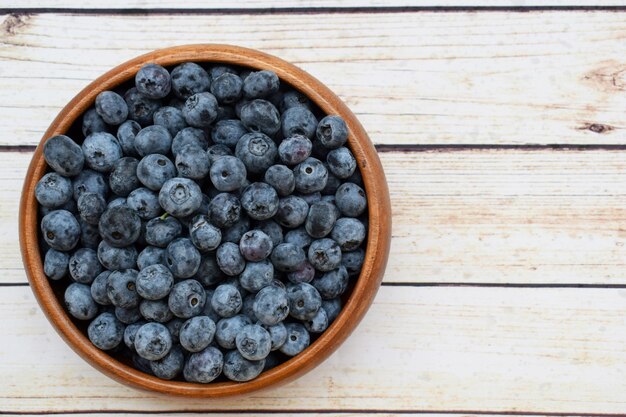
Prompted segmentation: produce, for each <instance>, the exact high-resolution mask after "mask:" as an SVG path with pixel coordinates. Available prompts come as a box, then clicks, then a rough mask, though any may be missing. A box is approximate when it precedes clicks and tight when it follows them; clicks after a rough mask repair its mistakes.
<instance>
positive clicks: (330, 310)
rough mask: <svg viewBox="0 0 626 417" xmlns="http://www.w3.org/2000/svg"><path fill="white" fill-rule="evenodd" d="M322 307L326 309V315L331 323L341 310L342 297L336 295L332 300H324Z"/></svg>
mask: <svg viewBox="0 0 626 417" xmlns="http://www.w3.org/2000/svg"><path fill="white" fill-rule="evenodd" d="M322 308H323V309H324V311H326V317H327V318H328V324H329V325H330V324H331V323H332V322H333V321H335V319H336V318H337V316H338V315H339V313H340V312H341V298H339V297H336V298H331V299H330V300H322Z"/></svg>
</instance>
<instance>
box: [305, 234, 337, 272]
mask: <svg viewBox="0 0 626 417" xmlns="http://www.w3.org/2000/svg"><path fill="white" fill-rule="evenodd" d="M308 258H309V262H310V263H311V265H313V267H314V268H315V269H317V270H318V271H322V272H327V271H331V270H333V269H335V268H337V267H339V265H340V264H341V248H340V247H339V245H338V244H337V242H335V241H334V240H332V239H328V238H324V239H318V240H314V241H313V242H311V245H310V246H309V253H308Z"/></svg>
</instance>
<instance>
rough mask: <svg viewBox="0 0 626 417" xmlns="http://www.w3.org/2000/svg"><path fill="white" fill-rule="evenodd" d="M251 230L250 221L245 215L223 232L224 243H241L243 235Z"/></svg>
mask: <svg viewBox="0 0 626 417" xmlns="http://www.w3.org/2000/svg"><path fill="white" fill-rule="evenodd" d="M248 230H250V219H249V218H248V216H246V215H245V214H244V215H243V216H241V217H239V220H237V221H236V222H235V224H233V225H232V226H230V227H228V228H227V229H225V230H223V231H222V242H233V243H237V244H238V243H239V241H240V240H241V238H242V236H243V234H244V233H245V232H247V231H248Z"/></svg>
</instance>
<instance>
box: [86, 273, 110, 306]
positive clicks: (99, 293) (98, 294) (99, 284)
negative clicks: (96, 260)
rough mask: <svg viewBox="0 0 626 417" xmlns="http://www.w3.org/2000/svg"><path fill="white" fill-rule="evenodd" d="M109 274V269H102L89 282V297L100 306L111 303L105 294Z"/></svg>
mask: <svg viewBox="0 0 626 417" xmlns="http://www.w3.org/2000/svg"><path fill="white" fill-rule="evenodd" d="M109 275H111V271H103V272H101V273H100V275H98V276H97V277H96V278H95V279H94V280H93V282H92V283H91V298H93V299H94V301H95V302H96V303H98V304H100V305H102V306H108V305H111V300H109V296H108V295H107V283H108V282H109Z"/></svg>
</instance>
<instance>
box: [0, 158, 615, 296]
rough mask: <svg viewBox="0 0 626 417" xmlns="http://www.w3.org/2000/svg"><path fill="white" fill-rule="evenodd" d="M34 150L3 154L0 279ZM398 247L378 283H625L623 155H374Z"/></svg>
mask: <svg viewBox="0 0 626 417" xmlns="http://www.w3.org/2000/svg"><path fill="white" fill-rule="evenodd" d="M30 155H31V154H29V153H0V167H2V171H0V189H2V190H3V191H4V194H3V198H2V199H0V250H1V251H2V253H3V256H2V257H1V258H0V270H1V271H2V273H1V274H0V282H23V281H24V274H23V271H22V270H21V266H22V263H21V258H20V254H19V249H18V241H17V213H18V200H19V195H20V192H21V185H22V184H21V180H22V178H23V176H24V173H25V171H26V166H27V163H28V162H29V159H30ZM380 157H381V159H382V162H383V165H384V168H385V172H386V174H387V179H388V182H389V187H390V190H391V200H392V207H393V240H392V246H391V257H390V260H389V265H388V268H387V274H386V276H385V282H440V283H444V282H447V283H450V282H466V283H467V282H473V283H517V284H533V283H535V284H537V283H552V284H626V246H625V244H624V243H625V241H626V231H625V229H624V219H625V218H626V191H625V189H624V184H625V183H626V169H625V168H626V152H619V151H610V152H609V151H587V152H576V151H525V152H520V151H511V150H491V151H487V150H485V151H474V152H469V151H468V152H452V153H441V152H414V153H410V152H409V153H402V152H390V153H387V152H385V153H381V154H380Z"/></svg>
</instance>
